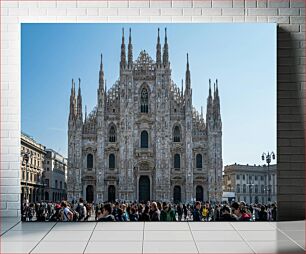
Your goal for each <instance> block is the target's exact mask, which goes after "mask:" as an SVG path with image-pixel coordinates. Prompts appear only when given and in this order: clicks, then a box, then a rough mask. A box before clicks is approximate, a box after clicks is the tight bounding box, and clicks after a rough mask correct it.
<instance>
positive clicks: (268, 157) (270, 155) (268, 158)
mask: <svg viewBox="0 0 306 254" xmlns="http://www.w3.org/2000/svg"><path fill="white" fill-rule="evenodd" d="M261 159H262V160H263V161H264V160H266V162H267V164H268V179H267V192H268V202H270V201H271V197H270V194H271V189H270V185H269V183H270V182H269V177H270V171H269V167H270V163H271V160H275V153H274V152H271V153H269V152H268V153H267V154H266V153H263V154H262V156H261Z"/></svg>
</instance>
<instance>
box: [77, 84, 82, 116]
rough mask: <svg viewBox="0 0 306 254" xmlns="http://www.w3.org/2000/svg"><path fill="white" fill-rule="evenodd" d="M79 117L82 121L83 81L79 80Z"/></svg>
mask: <svg viewBox="0 0 306 254" xmlns="http://www.w3.org/2000/svg"><path fill="white" fill-rule="evenodd" d="M77 101H78V102H77V104H78V105H77V115H78V117H79V118H81V119H82V95H81V79H80V78H79V90H78V99H77Z"/></svg>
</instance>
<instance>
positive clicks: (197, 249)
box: [187, 221, 200, 253]
mask: <svg viewBox="0 0 306 254" xmlns="http://www.w3.org/2000/svg"><path fill="white" fill-rule="evenodd" d="M187 223H188V227H189V230H190V234H191V236H192V240H193V242H194V245H195V247H196V250H197V252H198V253H200V250H199V248H198V245H197V243H196V241H195V239H194V236H193V233H192V230H191V227H190V223H189V222H188V221H187Z"/></svg>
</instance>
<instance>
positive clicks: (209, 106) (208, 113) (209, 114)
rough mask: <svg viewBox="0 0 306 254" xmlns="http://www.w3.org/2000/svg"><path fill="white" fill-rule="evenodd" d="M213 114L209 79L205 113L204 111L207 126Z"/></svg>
mask: <svg viewBox="0 0 306 254" xmlns="http://www.w3.org/2000/svg"><path fill="white" fill-rule="evenodd" d="M212 113H213V100H212V96H211V79H209V93H208V98H207V111H206V123H207V124H209V120H211V119H212Z"/></svg>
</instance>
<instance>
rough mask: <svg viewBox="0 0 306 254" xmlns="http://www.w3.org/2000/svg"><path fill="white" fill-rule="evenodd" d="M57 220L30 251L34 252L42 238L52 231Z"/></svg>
mask: <svg viewBox="0 0 306 254" xmlns="http://www.w3.org/2000/svg"><path fill="white" fill-rule="evenodd" d="M56 224H57V222H56V223H55V224H54V225H53V226H52V227H51V228H50V229H49V231H48V232H47V233H46V234H45V235H44V236H43V237H42V238H41V239H40V240H39V241H38V243H37V244H36V245H35V246H34V247H33V248H32V249H31V250H30V251H29V253H32V252H33V251H34V250H35V248H36V247H37V246H38V245H39V244H40V243H41V242H42V240H43V239H44V238H45V237H46V236H47V235H48V234H49V233H50V232H51V231H52V229H53V228H54V227H55V225H56Z"/></svg>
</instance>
